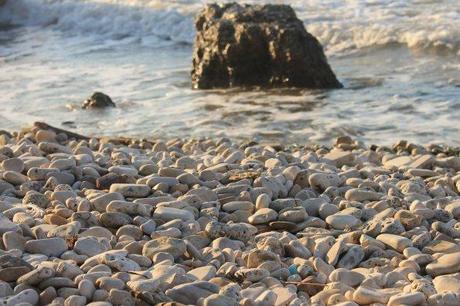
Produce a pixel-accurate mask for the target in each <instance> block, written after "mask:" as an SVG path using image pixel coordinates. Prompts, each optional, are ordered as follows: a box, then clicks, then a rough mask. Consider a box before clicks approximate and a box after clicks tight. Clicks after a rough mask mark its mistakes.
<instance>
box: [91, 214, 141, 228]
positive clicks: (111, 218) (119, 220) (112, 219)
mask: <svg viewBox="0 0 460 306" xmlns="http://www.w3.org/2000/svg"><path fill="white" fill-rule="evenodd" d="M99 220H100V221H101V223H102V224H103V225H104V226H106V227H109V228H119V227H121V226H123V225H126V224H131V223H132V221H133V219H132V218H131V217H130V216H129V215H127V214H124V213H119V212H106V213H103V214H101V215H100V217H99Z"/></svg>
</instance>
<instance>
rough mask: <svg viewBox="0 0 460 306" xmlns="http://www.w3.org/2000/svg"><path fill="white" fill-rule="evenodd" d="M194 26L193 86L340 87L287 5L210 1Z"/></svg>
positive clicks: (322, 54)
mask: <svg viewBox="0 0 460 306" xmlns="http://www.w3.org/2000/svg"><path fill="white" fill-rule="evenodd" d="M195 26H196V30H197V35H196V38H195V49H194V53H193V69H192V86H193V87H194V88H198V89H209V88H227V87H233V86H242V87H247V86H262V87H300V88H340V87H342V85H341V84H340V82H339V81H338V80H337V78H336V77H335V75H334V72H333V71H332V69H331V68H330V66H329V64H328V63H327V59H326V56H325V55H324V52H323V49H322V46H321V45H320V43H319V42H318V40H317V39H316V38H315V37H313V36H312V35H311V34H309V33H308V32H307V31H306V30H305V27H304V25H303V23H302V21H300V20H299V19H298V18H297V17H296V14H295V12H294V10H293V9H292V8H291V7H290V6H288V5H240V4H237V3H231V4H224V5H218V4H210V5H207V6H206V7H205V8H204V9H203V10H202V11H201V12H200V13H199V14H198V16H197V18H196V23H195Z"/></svg>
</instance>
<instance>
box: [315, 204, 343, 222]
mask: <svg viewBox="0 0 460 306" xmlns="http://www.w3.org/2000/svg"><path fill="white" fill-rule="evenodd" d="M338 212H339V208H338V207H337V206H336V205H334V204H330V203H324V204H321V206H320V207H319V210H318V213H319V216H320V217H321V219H323V220H324V219H326V218H327V217H329V216H332V215H333V214H335V213H338Z"/></svg>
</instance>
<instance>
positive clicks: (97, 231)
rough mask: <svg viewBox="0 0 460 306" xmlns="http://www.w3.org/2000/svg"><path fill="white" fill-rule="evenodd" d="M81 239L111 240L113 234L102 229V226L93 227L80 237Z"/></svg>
mask: <svg viewBox="0 0 460 306" xmlns="http://www.w3.org/2000/svg"><path fill="white" fill-rule="evenodd" d="M78 236H79V237H93V236H94V237H100V238H107V239H108V240H110V239H111V238H112V236H113V234H112V232H110V231H109V230H108V229H106V228H104V227H101V226H94V227H91V228H89V229H87V230H85V231H83V232H82V233H80V234H79V235H78Z"/></svg>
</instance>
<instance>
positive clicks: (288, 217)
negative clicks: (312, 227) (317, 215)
mask: <svg viewBox="0 0 460 306" xmlns="http://www.w3.org/2000/svg"><path fill="white" fill-rule="evenodd" d="M306 217H307V212H306V211H305V208H303V207H292V208H286V209H283V210H281V211H280V212H279V216H278V220H279V221H287V222H292V223H298V222H302V221H304V220H305V218H306Z"/></svg>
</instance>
